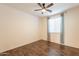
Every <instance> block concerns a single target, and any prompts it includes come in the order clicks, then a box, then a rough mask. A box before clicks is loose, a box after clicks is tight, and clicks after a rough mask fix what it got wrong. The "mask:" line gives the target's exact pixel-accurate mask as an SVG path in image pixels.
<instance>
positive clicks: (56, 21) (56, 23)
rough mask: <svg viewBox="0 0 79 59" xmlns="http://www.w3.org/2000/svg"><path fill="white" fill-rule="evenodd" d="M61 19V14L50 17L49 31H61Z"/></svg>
mask: <svg viewBox="0 0 79 59" xmlns="http://www.w3.org/2000/svg"><path fill="white" fill-rule="evenodd" d="M61 21H62V17H61V16H60V15H58V16H54V17H50V18H49V20H48V30H49V32H50V33H51V32H61Z"/></svg>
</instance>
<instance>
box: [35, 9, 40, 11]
mask: <svg viewBox="0 0 79 59" xmlns="http://www.w3.org/2000/svg"><path fill="white" fill-rule="evenodd" d="M40 10H42V9H36V10H34V11H40Z"/></svg>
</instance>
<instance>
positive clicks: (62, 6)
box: [5, 3, 79, 16]
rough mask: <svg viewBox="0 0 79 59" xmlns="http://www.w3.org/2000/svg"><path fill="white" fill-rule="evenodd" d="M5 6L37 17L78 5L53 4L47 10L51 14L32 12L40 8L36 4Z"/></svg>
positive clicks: (77, 4)
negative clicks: (49, 10)
mask: <svg viewBox="0 0 79 59" xmlns="http://www.w3.org/2000/svg"><path fill="white" fill-rule="evenodd" d="M48 4H49V3H48ZM48 4H46V5H48ZM5 5H7V6H9V7H12V8H16V9H17V10H20V11H23V12H27V13H30V14H33V15H37V16H50V15H54V14H57V13H61V12H64V11H66V10H68V9H70V8H73V7H76V6H79V3H54V5H53V6H52V7H50V8H49V9H51V10H52V12H51V13H49V12H46V13H44V14H41V11H34V10H35V9H40V7H39V6H38V5H37V4H36V3H9V4H5Z"/></svg>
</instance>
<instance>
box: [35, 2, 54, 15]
mask: <svg viewBox="0 0 79 59" xmlns="http://www.w3.org/2000/svg"><path fill="white" fill-rule="evenodd" d="M37 4H38V6H40V7H41V9H36V10H34V11H40V10H41V11H42V14H43V13H44V12H52V10H50V9H48V8H49V7H51V6H53V5H54V4H53V3H50V4H49V5H47V6H46V4H45V3H37Z"/></svg>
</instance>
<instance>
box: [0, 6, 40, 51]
mask: <svg viewBox="0 0 79 59" xmlns="http://www.w3.org/2000/svg"><path fill="white" fill-rule="evenodd" d="M37 40H39V18H38V17H37V16H33V15H30V14H27V13H25V12H22V11H19V10H16V9H13V8H10V7H7V6H3V5H2V6H0V52H3V51H6V50H9V49H13V48H15V47H18V46H21V45H25V44H28V43H31V42H34V41H37Z"/></svg>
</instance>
